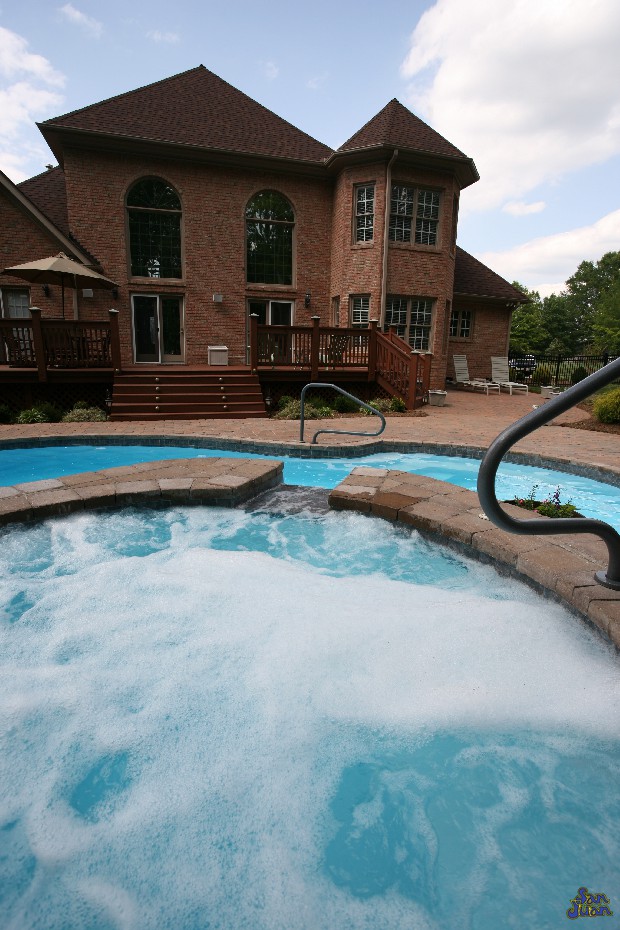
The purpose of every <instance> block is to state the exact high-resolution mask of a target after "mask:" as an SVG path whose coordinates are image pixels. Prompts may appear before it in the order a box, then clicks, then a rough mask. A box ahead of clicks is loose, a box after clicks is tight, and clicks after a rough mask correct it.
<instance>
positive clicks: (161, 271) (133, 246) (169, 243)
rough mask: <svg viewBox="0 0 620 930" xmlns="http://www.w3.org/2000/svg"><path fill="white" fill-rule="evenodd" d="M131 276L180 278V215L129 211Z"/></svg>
mask: <svg viewBox="0 0 620 930" xmlns="http://www.w3.org/2000/svg"><path fill="white" fill-rule="evenodd" d="M129 242H130V251H131V273H132V275H137V276H139V277H144V278H180V277H181V214H180V213H163V212H162V213H155V212H151V211H149V210H130V211H129Z"/></svg>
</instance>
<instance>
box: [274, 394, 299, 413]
mask: <svg viewBox="0 0 620 930" xmlns="http://www.w3.org/2000/svg"><path fill="white" fill-rule="evenodd" d="M294 400H295V398H294V397H291V395H290V394H283V395H282V397H281V398H280V400H279V401H278V410H284V408H285V407H288V405H289V404H292V403H293V401H294Z"/></svg>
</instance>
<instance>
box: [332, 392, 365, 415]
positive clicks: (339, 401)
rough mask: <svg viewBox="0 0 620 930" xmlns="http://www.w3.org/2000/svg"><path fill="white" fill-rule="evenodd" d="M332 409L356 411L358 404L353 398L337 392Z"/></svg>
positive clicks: (342, 411)
mask: <svg viewBox="0 0 620 930" xmlns="http://www.w3.org/2000/svg"><path fill="white" fill-rule="evenodd" d="M333 407H334V410H336V411H337V412H338V413H357V411H358V410H359V409H360V405H359V404H356V403H355V401H354V400H350V399H349V398H348V397H345V396H344V394H338V396H337V397H336V399H335V400H334V404H333Z"/></svg>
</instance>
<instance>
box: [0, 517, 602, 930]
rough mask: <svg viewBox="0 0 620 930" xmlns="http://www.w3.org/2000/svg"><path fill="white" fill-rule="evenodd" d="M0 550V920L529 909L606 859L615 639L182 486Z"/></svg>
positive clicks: (358, 523) (330, 528) (160, 921)
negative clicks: (148, 504) (196, 498)
mask: <svg viewBox="0 0 620 930" xmlns="http://www.w3.org/2000/svg"><path fill="white" fill-rule="evenodd" d="M0 577H1V578H2V581H1V583H0V591H1V595H2V596H1V597H0V610H1V612H0V656H1V659H0V719H1V726H0V733H1V737H0V739H1V744H2V745H1V747H0V748H1V752H0V925H1V926H2V928H3V930H4V928H7V930H8V928H11V930H35V928H37V930H38V928H45V930H69V928H75V927H80V928H86V930H112V928H114V930H117V928H118V930H151V928H153V930H155V928H157V930H167V928H174V930H199V928H200V930H203V928H207V927H208V928H215V927H218V928H225V930H232V928H235V930H237V928H252V930H263V928H265V930H267V928H269V930H273V928H283V930H284V928H287V930H292V928H294V930H296V928H299V930H306V928H307V930H322V928H325V930H327V928H329V930H334V928H335V930H340V928H356V930H357V928H369V930H370V928H372V930H377V928H379V930H381V928H386V930H387V928H394V927H397V926H398V927H400V926H403V927H404V926H407V927H411V928H414V930H417V928H419V930H421V928H429V930H436V928H440V927H441V928H443V927H447V926H456V925H458V926H460V927H463V928H469V927H471V928H472V930H491V928H493V930H495V928H497V927H500V926H501V927H509V928H510V927H521V926H524V925H526V924H527V925H531V926H536V927H537V928H545V927H556V926H557V925H558V923H560V922H561V921H562V920H564V919H565V912H566V910H567V908H568V907H569V904H570V899H571V898H572V897H574V895H575V894H576V892H577V888H578V887H579V886H580V885H583V884H588V887H590V886H596V887H593V889H592V888H591V890H595V891H602V892H606V893H607V894H608V895H609V894H611V895H613V891H614V888H617V887H618V879H619V878H620V867H619V866H618V863H619V862H620V840H619V839H618V824H619V823H620V795H619V793H618V784H620V732H619V731H620V724H619V722H618V721H619V720H620V715H619V710H620V674H619V672H618V666H617V661H616V659H615V656H614V653H613V650H612V649H611V648H610V647H609V646H607V645H606V644H605V643H603V641H602V640H601V639H600V638H598V637H597V636H595V635H594V634H593V633H591V632H590V631H589V630H588V629H587V628H586V627H585V626H583V625H582V624H581V623H580V622H579V621H577V620H576V619H575V618H573V617H571V616H570V615H568V614H567V613H566V611H564V610H563V609H561V608H560V607H559V606H557V605H555V604H552V603H550V602H546V601H542V600H541V599H540V598H538V597H537V596H535V595H534V594H533V593H532V592H530V591H529V590H527V589H525V588H524V587H523V586H521V585H520V584H518V583H516V582H513V581H508V580H506V579H501V578H499V576H498V575H497V574H496V573H495V572H494V571H493V570H492V569H490V568H489V567H485V566H481V565H477V564H475V563H472V562H470V561H468V560H466V559H464V558H461V557H459V556H456V555H454V554H453V553H450V552H448V551H447V550H442V549H441V548H440V547H436V546H433V545H431V544H429V543H428V542H425V541H424V540H422V539H420V537H418V536H417V534H415V533H414V534H411V533H410V532H409V531H404V530H402V531H401V530H397V529H394V528H393V527H390V526H388V525H387V524H383V523H381V522H379V521H374V520H367V519H365V518H363V517H360V516H357V515H344V514H329V515H326V516H323V517H316V516H310V515H307V516H295V517H293V516H279V517H276V516H268V515H266V514H263V513H253V514H247V513H243V512H240V511H221V510H206V511H205V510H202V509H177V510H171V511H168V512H153V513H151V512H148V513H143V512H124V513H121V514H108V515H104V516H94V515H81V516H79V517H73V518H71V519H67V520H58V521H51V522H49V523H45V524H41V525H39V526H37V527H35V528H31V529H15V530H12V531H10V532H5V534H4V535H3V537H2V546H1V548H0ZM599 886H600V887H599Z"/></svg>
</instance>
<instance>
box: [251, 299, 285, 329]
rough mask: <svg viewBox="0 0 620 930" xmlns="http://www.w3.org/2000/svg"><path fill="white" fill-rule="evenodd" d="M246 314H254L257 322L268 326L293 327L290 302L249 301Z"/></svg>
mask: <svg viewBox="0 0 620 930" xmlns="http://www.w3.org/2000/svg"><path fill="white" fill-rule="evenodd" d="M248 313H249V314H250V316H251V315H252V314H253V313H255V314H256V315H257V316H258V322H259V323H261V324H263V325H265V324H266V323H268V324H269V326H292V325H293V302H292V301H291V300H249V301H248Z"/></svg>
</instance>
